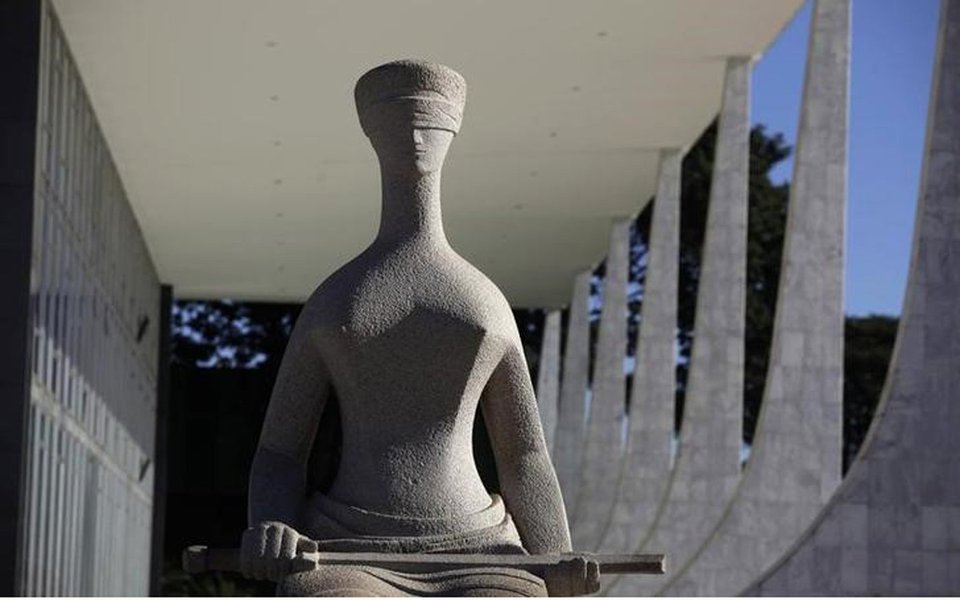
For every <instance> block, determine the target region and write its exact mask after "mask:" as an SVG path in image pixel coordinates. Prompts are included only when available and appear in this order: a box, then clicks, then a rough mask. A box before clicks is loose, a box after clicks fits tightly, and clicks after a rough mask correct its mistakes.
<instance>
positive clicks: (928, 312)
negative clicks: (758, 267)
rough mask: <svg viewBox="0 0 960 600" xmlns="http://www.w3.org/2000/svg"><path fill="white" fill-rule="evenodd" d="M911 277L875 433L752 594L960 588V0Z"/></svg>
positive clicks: (935, 92)
mask: <svg viewBox="0 0 960 600" xmlns="http://www.w3.org/2000/svg"><path fill="white" fill-rule="evenodd" d="M927 119H928V124H927V139H926V148H925V152H924V162H923V174H922V180H921V181H922V183H921V188H920V197H919V201H918V204H917V213H916V221H915V225H914V237H913V249H912V253H911V261H910V275H909V280H908V283H907V291H906V296H905V300H904V308H903V313H902V318H901V321H900V330H899V333H898V336H897V343H896V347H895V349H894V354H893V360H892V361H891V367H890V368H891V371H890V374H889V375H888V378H887V385H886V389H885V390H884V393H883V396H882V398H881V401H880V405H879V407H878V409H877V413H876V416H875V417H874V422H873V425H872V427H871V430H870V433H869V434H868V437H867V439H866V441H865V442H864V445H863V448H862V449H861V451H860V454H859V456H858V457H857V459H856V460H855V462H854V463H853V465H851V468H850V470H849V472H848V474H847V478H846V479H845V480H844V482H843V484H842V485H841V487H840V489H839V491H838V492H837V494H836V496H835V497H834V499H833V500H832V501H831V502H830V504H829V505H828V506H827V508H826V509H825V510H824V511H823V512H822V513H821V514H820V516H819V518H818V519H817V521H816V523H815V524H814V525H813V527H811V528H810V529H809V530H807V532H806V533H805V534H804V535H803V536H802V537H801V539H800V540H799V542H798V543H797V544H796V545H795V546H794V548H793V549H792V550H791V552H789V553H788V554H787V555H786V556H785V557H784V558H783V559H782V560H780V561H779V562H778V563H777V564H776V566H775V567H774V568H772V569H771V570H770V571H769V572H767V573H766V574H765V575H764V576H763V577H761V578H760V580H759V581H758V582H756V583H755V585H754V586H752V587H751V588H750V589H749V590H748V592H747V593H749V594H752V595H776V596H788V595H789V596H796V595H799V596H814V595H827V596H848V595H853V596H875V595H879V596H899V595H922V596H926V595H934V596H956V595H958V594H960V479H958V473H960V436H958V435H957V432H958V431H960V405H958V398H957V390H958V389H960V310H958V308H957V306H958V304H957V298H960V1H958V0H943V1H942V2H941V13H940V27H939V39H938V43H937V51H936V67H935V71H934V76H933V83H932V87H931V100H930V110H929V113H928V117H927Z"/></svg>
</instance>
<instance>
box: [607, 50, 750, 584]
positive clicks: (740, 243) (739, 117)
mask: <svg viewBox="0 0 960 600" xmlns="http://www.w3.org/2000/svg"><path fill="white" fill-rule="evenodd" d="M749 108H750V60H749V59H746V58H734V59H730V60H729V61H728V63H727V74H726V81H725V83H724V91H723V105H722V108H721V111H720V121H719V126H718V129H717V149H716V157H715V159H714V167H713V176H712V177H713V178H712V181H711V184H710V206H709V208H708V211H709V212H708V213H707V232H706V239H705V240H704V246H703V263H702V264H703V268H702V270H701V276H700V286H699V290H698V293H697V316H696V322H695V324H694V336H695V337H694V343H693V350H692V354H691V360H690V376H689V379H688V385H687V395H686V403H685V406H684V412H683V423H682V425H681V433H680V451H679V454H678V456H677V462H676V466H675V467H674V470H673V474H672V477H671V479H670V482H669V484H668V489H667V493H666V496H665V497H664V498H663V499H662V500H661V502H660V505H659V506H658V508H657V516H656V517H655V521H654V524H653V526H652V529H651V531H650V533H649V535H648V536H647V537H646V538H645V539H643V540H637V543H638V544H639V545H638V548H644V549H647V550H649V551H651V552H664V553H666V554H667V560H668V561H669V564H670V565H673V566H674V567H676V566H680V565H682V564H684V563H685V562H686V561H687V560H689V559H690V557H691V556H693V554H694V552H696V550H697V548H699V547H700V545H701V544H702V542H703V540H704V539H705V538H706V536H707V534H708V533H709V532H710V530H711V529H712V527H713V526H714V525H715V524H716V523H717V521H718V520H719V519H720V516H721V515H722V513H723V509H724V507H725V506H726V504H727V500H728V499H729V498H730V497H731V495H732V494H733V491H734V489H735V488H736V484H737V481H738V479H739V477H740V446H741V444H742V437H743V435H742V429H743V426H742V422H743V365H744V358H743V355H744V341H743V335H744V323H745V318H746V317H745V314H746V312H745V311H746V271H747V202H748V191H749V190H748V164H749V157H750V117H749ZM640 418H643V417H642V415H641V416H640ZM669 576H670V574H669V573H668V575H667V576H660V577H636V576H634V577H623V578H619V579H617V580H615V581H614V583H612V584H611V588H610V593H611V594H616V595H630V596H634V595H638V596H642V595H649V594H651V593H653V592H655V591H656V590H657V589H658V588H659V587H660V586H662V585H663V584H664V583H665V580H666V577H669Z"/></svg>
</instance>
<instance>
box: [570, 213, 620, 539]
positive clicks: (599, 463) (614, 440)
mask: <svg viewBox="0 0 960 600" xmlns="http://www.w3.org/2000/svg"><path fill="white" fill-rule="evenodd" d="M631 226H632V222H631V221H630V220H626V221H620V222H617V223H615V224H614V225H613V227H612V229H611V231H610V249H609V251H608V252H607V262H606V274H605V276H604V278H603V305H602V308H601V311H600V326H599V330H598V332H597V346H596V360H595V362H594V366H593V396H592V397H591V401H590V413H589V417H588V419H587V437H586V440H585V446H584V451H583V457H582V459H581V466H580V469H579V471H580V482H579V484H578V485H577V487H576V492H575V493H576V494H577V495H578V496H579V497H578V499H577V503H576V510H575V511H574V512H573V513H572V514H571V519H570V531H571V534H572V535H573V547H574V548H576V549H578V550H593V549H594V548H596V547H597V546H598V545H599V544H600V539H601V537H602V536H603V530H604V528H605V527H604V526H605V524H606V521H607V516H608V515H609V514H610V512H611V511H612V510H613V504H614V502H615V501H616V489H617V481H618V479H619V476H620V465H621V463H622V461H623V446H624V444H623V434H622V430H623V419H624V418H625V416H626V394H627V379H626V374H625V373H624V370H623V361H624V359H625V358H626V354H627V276H628V273H629V268H630V264H629V263H630V230H631Z"/></svg>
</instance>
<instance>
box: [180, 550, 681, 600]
mask: <svg viewBox="0 0 960 600" xmlns="http://www.w3.org/2000/svg"><path fill="white" fill-rule="evenodd" d="M665 562H666V560H665V557H664V555H663V554H592V553H587V552H573V553H569V554H532V555H525V554H519V555H518V554H417V553H409V554H401V553H388V552H300V553H298V554H297V556H296V557H295V558H294V559H293V560H292V561H291V565H290V566H291V569H290V571H291V573H300V572H303V571H312V570H314V569H316V568H318V567H320V566H322V565H352V566H361V565H362V566H369V567H379V568H383V569H389V570H391V571H398V572H405V573H423V572H430V571H435V570H453V569H469V568H478V567H479V568H484V567H491V568H514V569H522V570H524V571H527V572H528V573H531V574H533V575H536V576H537V577H540V578H541V579H544V580H547V579H551V580H557V579H558V578H559V579H562V580H564V581H565V582H566V583H567V584H568V585H569V586H570V587H569V588H568V589H571V590H578V591H579V592H580V593H587V594H591V593H594V592H597V591H599V590H600V575H601V574H604V575H615V574H625V573H641V574H649V575H661V574H663V573H665V572H666V571H665ZM183 570H184V571H186V572H187V573H194V574H195V573H202V572H204V571H232V572H236V573H239V572H240V549H239V548H208V547H207V546H190V547H189V548H187V549H186V550H184V551H183Z"/></svg>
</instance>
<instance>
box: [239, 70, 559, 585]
mask: <svg viewBox="0 0 960 600" xmlns="http://www.w3.org/2000/svg"><path fill="white" fill-rule="evenodd" d="M465 90H466V86H465V84H464V82H463V78H462V77H460V75H458V74H457V73H456V72H454V71H453V70H451V69H449V68H447V67H443V66H440V65H435V64H430V63H425V62H419V61H401V62H395V63H389V64H386V65H382V66H380V67H377V68H376V69H373V70H371V71H369V72H368V73H367V74H365V75H364V76H363V77H361V78H360V81H359V82H358V84H357V88H356V100H357V108H358V112H359V115H360V121H361V124H362V126H363V129H364V132H365V133H366V134H367V136H368V137H369V139H370V142H371V144H372V145H373V147H374V150H375V151H376V154H377V158H378V159H379V163H380V173H381V182H382V216H381V222H380V229H379V232H378V234H377V237H376V239H375V240H374V241H373V242H372V243H371V245H370V246H369V247H367V248H366V249H365V250H364V251H363V252H362V253H361V254H360V255H359V256H357V257H356V258H354V259H353V260H351V261H350V262H348V263H347V264H346V265H344V266H343V267H341V268H340V269H339V270H338V271H337V272H336V273H334V274H333V275H331V276H330V277H329V278H327V279H326V280H325V281H324V282H323V283H321V284H320V286H319V287H318V288H317V289H316V291H315V292H314V293H313V294H312V295H311V297H310V298H309V300H308V301H307V303H306V304H305V306H304V308H303V311H302V313H301V314H300V317H299V319H298V320H297V323H296V326H295V327H294V330H293V333H292V335H291V338H290V341H289V343H288V346H287V349H286V352H285V354H284V357H283V361H282V364H281V367H280V371H279V374H278V376H277V381H276V384H275V386H274V390H273V394H272V396H271V399H270V404H269V407H268V409H267V414H266V417H265V420H264V424H263V430H262V432H261V436H260V442H259V446H258V449H257V452H256V455H255V458H254V462H253V467H252V470H251V475H250V498H249V523H250V528H249V529H248V530H247V531H246V532H245V533H244V536H243V544H242V558H243V570H244V572H245V574H246V575H248V576H252V577H259V578H268V579H272V580H283V578H284V575H285V573H286V571H287V569H288V568H289V564H290V562H289V559H290V558H292V557H293V556H294V555H295V553H296V552H297V550H298V547H299V549H301V550H302V549H303V548H304V545H305V544H306V545H310V544H319V545H320V546H321V547H322V546H323V545H324V544H327V543H331V540H333V539H334V538H335V539H336V540H337V541H338V542H339V543H347V542H353V543H354V544H356V545H361V546H362V545H364V544H365V543H367V542H369V541H370V538H371V537H372V538H375V539H376V540H379V541H378V544H380V545H378V546H376V550H377V551H409V550H410V549H411V548H421V546H422V547H425V548H427V549H428V550H431V551H449V550H450V549H453V550H454V551H457V552H491V553H516V552H523V551H528V552H530V553H535V554H539V553H559V552H565V551H569V550H570V538H569V532H568V528H567V522H566V516H565V514H564V508H563V502H562V500H561V497H560V489H559V486H558V485H557V479H556V476H555V474H554V470H553V467H552V465H551V464H550V460H549V457H548V454H547V448H546V444H545V442H544V437H543V432H542V430H541V425H540V418H539V414H538V409H537V403H536V399H535V397H534V391H533V386H532V384H531V382H530V375H529V372H528V370H527V365H526V361H525V359H524V354H523V348H522V346H521V343H520V336H519V334H518V331H517V327H516V323H515V321H514V319H513V315H512V313H511V310H510V306H509V304H508V303H507V301H506V299H505V298H504V297H503V295H502V294H501V293H500V290H499V289H497V287H496V285H494V284H493V282H491V281H490V280H489V279H487V278H486V277H485V276H484V275H483V274H482V273H481V272H480V271H479V270H477V269H476V268H475V267H473V266H472V265H471V264H470V263H468V262H467V261H466V260H464V259H463V258H462V257H461V256H459V255H458V254H457V253H456V252H455V251H454V249H453V248H452V247H451V245H450V243H449V242H448V241H447V238H446V235H445V234H444V230H443V224H442V220H441V211H440V175H441V168H442V165H443V161H444V158H445V156H446V152H447V149H448V148H449V146H450V143H451V141H452V140H453V137H454V133H455V131H456V130H457V128H458V127H459V121H460V114H461V112H462V107H463V99H464V97H465ZM334 390H335V391H336V397H337V400H338V403H339V407H340V414H341V428H342V431H343V443H342V452H341V462H340V465H341V468H340V469H339V471H338V472H337V474H336V477H335V478H334V481H333V483H332V486H331V487H330V489H329V490H328V491H326V492H324V493H320V492H319V491H318V490H313V489H309V487H308V485H307V478H306V472H307V466H308V459H309V456H310V452H311V448H312V446H313V443H314V436H315V434H316V430H317V423H318V421H319V419H320V416H321V414H322V412H323V410H324V405H325V403H326V401H327V399H328V398H329V396H330V394H331V393H332V392H333V391H334ZM478 408H479V409H480V410H482V413H483V418H484V420H485V422H486V425H487V430H488V431H489V435H490V443H491V446H492V448H493V452H494V456H495V459H496V465H497V475H498V479H499V483H500V494H501V495H502V507H501V510H500V511H499V512H496V511H495V509H496V507H497V506H499V504H498V503H499V502H500V498H499V497H496V496H494V497H491V495H490V493H489V492H488V491H487V490H486V489H485V487H484V485H483V483H482V481H481V480H480V476H479V474H478V473H477V469H476V465H475V464H474V461H473V445H472V431H473V424H474V417H475V415H476V414H477V410H478ZM491 511H493V512H491ZM305 538H311V539H312V541H307V540H306V539H305ZM391 540H392V541H391ZM418 551H420V550H418ZM334 575H336V576H334ZM367 575H368V574H367V573H366V572H365V571H364V570H362V569H357V570H355V571H352V572H349V573H344V572H342V570H338V571H337V573H335V574H334V573H332V572H327V571H325V570H324V569H322V568H321V569H318V570H317V571H315V572H313V573H312V574H311V575H309V576H298V577H297V578H296V580H295V581H292V580H290V579H289V578H288V579H287V580H285V581H284V582H283V587H282V590H283V591H284V592H286V593H310V594H316V593H323V592H330V591H333V592H342V591H343V590H344V589H347V588H350V589H354V590H361V591H366V592H368V593H369V594H371V595H372V594H376V593H382V592H383V589H382V586H381V583H383V580H382V579H381V580H380V582H379V583H376V584H375V585H374V584H373V583H372V582H370V580H369V577H368V576H367ZM474 575H477V574H476V573H474V574H472V575H470V576H471V577H473V576H474ZM464 577H467V576H466V575H464ZM468 580H469V581H470V583H469V585H468V586H467V587H466V588H463V586H461V587H457V588H455V589H456V590H457V591H458V592H463V593H493V592H495V591H496V590H497V589H503V588H504V586H508V585H510V581H512V580H511V578H510V577H507V576H505V575H502V574H496V573H485V574H483V576H482V577H474V578H473V579H470V578H469V577H468V578H467V579H463V581H468ZM547 583H548V585H549V582H547ZM395 587H396V588H397V591H398V592H399V591H400V589H401V587H400V586H395ZM541 591H542V588H541Z"/></svg>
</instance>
